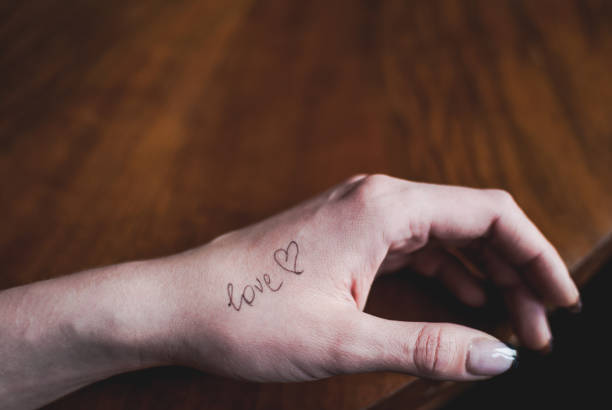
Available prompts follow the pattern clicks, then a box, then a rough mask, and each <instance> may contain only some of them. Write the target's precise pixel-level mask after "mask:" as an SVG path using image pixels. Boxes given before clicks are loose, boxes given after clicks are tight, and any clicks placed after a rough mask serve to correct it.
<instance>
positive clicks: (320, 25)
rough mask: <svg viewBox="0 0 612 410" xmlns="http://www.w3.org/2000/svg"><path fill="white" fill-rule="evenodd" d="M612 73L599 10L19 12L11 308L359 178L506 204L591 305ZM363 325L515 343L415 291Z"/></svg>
mask: <svg viewBox="0 0 612 410" xmlns="http://www.w3.org/2000/svg"><path fill="white" fill-rule="evenodd" d="M611 72H612V2H610V1H605V0H585V1H581V0H534V1H527V0H524V1H519V0H504V1H502V0H499V1H487V0H481V1H476V0H466V1H459V0H449V1H407V0H406V1H397V0H388V1H373V0H366V1H363V0H362V1H335V2H330V1H293V2H291V1H289V2H287V1H271V0H236V1H232V2H228V1H219V0H209V1H196V0H182V1H172V2H168V1H147V2H125V1H115V0H109V1H104V2H101V1H87V0H82V1H74V0H65V1H13V0H4V1H2V2H1V3H0V226H1V229H0V267H1V273H0V288H7V287H11V286H16V285H19V284H23V283H28V282H32V281H35V280H41V279H45V278H50V277H54V276H58V275H63V274H67V273H70V272H73V271H76V270H80V269H85V268H90V267H92V266H98V265H105V264H110V263H115V262H120V261H125V260H131V259H144V258H151V257H155V256H160V255H165V254H169V253H173V252H177V251H180V250H184V249H186V248H189V247H193V246H196V245H199V244H202V243H204V242H206V241H209V240H211V239H213V238H214V237H215V236H217V235H220V234H221V233H223V232H225V231H227V230H230V229H235V228H238V227H241V226H243V225H245V224H248V223H251V222H255V221H257V220H260V219H262V218H265V217H267V216H269V215H272V214H274V213H276V212H278V211H280V210H282V209H284V208H286V207H288V206H290V205H293V204H295V203H297V202H299V201H302V200H304V199H306V198H308V197H310V196H312V195H314V194H315V193H317V192H319V191H321V190H323V189H325V188H327V187H329V186H331V185H333V184H335V183H337V182H339V181H341V180H342V179H344V178H347V177H349V176H350V175H352V174H355V173H362V172H382V173H388V174H391V175H394V176H397V177H402V178H407V179H412V180H419V181H427V182H436V183H444V184H461V185H468V186H474V187H497V188H503V189H506V190H508V191H510V192H511V193H512V194H513V195H514V197H515V198H516V199H517V201H518V202H519V204H521V206H522V207H523V208H524V209H525V211H526V212H527V214H528V215H529V216H530V217H531V218H532V219H533V220H534V222H535V223H536V224H537V225H538V226H539V227H540V228H541V230H542V231H543V232H544V233H545V234H546V235H547V236H548V237H549V238H550V239H551V241H552V242H553V243H554V244H555V245H556V246H557V247H558V249H559V251H560V253H561V255H562V257H563V258H564V260H565V261H566V263H567V264H568V265H569V266H570V267H571V269H572V273H573V274H574V276H575V278H576V280H577V281H578V282H579V283H581V284H585V283H587V282H588V281H589V279H590V278H591V277H593V276H595V274H596V273H597V272H598V271H599V270H600V268H601V266H602V265H603V263H604V262H605V260H606V258H607V256H606V255H609V254H610V253H609V249H610V246H608V242H606V238H607V235H608V234H609V233H610V231H612V212H611V211H610V210H611V209H612V189H610V188H611V186H612V172H611V171H610V168H611V164H612V76H611V75H610V73H611ZM407 295H408V296H407ZM383 301H384V302H385V303H382V302H383ZM367 310H368V311H370V312H372V313H376V314H380V315H382V316H388V317H393V318H399V319H407V320H409V319H415V318H419V319H420V320H441V321H448V320H455V321H458V322H462V323H468V324H471V325H474V326H477V327H481V328H483V329H487V330H491V331H495V332H498V333H499V334H506V335H509V333H508V331H507V329H506V326H505V324H504V323H505V322H504V319H503V312H499V311H498V309H497V308H494V309H491V310H490V311H489V312H472V311H470V310H468V309H466V308H464V307H462V306H459V305H458V304H457V303H456V302H455V301H454V300H452V298H450V297H449V295H447V294H446V293H445V291H444V290H443V289H440V288H439V287H437V285H436V284H431V283H429V282H426V281H421V280H419V279H417V278H413V277H411V276H409V275H399V276H396V277H390V278H389V279H386V280H385V282H382V283H380V284H379V285H377V286H376V287H375V288H374V290H373V294H372V298H371V300H370V302H369V304H368V307H367ZM498 313H499V314H498ZM468 386H470V385H466V384H461V385H457V384H454V383H441V382H430V381H425V380H417V379H415V378H413V377H411V376H406V375H398V374H391V373H381V374H369V375H354V376H344V377H336V378H332V379H329V380H324V381H319V382H313V383H300V384H286V385H285V384H270V385H258V384H252V383H242V382H236V381H230V380H225V379H220V378H215V377H213V376H209V375H205V374H201V373H198V372H195V371H191V370H187V369H179V368H165V369H154V370H150V371H146V372H138V373H133V374H129V375H123V376H118V377H115V378H112V379H110V380H107V381H104V382H101V383H98V384H96V385H94V386H91V387H89V388H87V389H85V390H83V391H80V392H77V393H75V394H73V395H71V396H69V397H67V398H65V399H63V400H61V401H59V402H57V403H55V404H54V405H52V406H50V407H49V408H57V409H60V408H62V409H63V408H66V409H73V408H74V409H76V408H83V407H87V408H90V409H95V408H100V409H102V408H117V409H122V408H126V409H127V408H130V409H133V408H142V409H152V408H177V409H179V408H180V409H182V408H185V409H187V408H228V407H233V408H253V409H264V408H265V409H269V408H287V407H292V408H334V409H337V408H342V409H354V408H364V407H371V406H374V407H377V406H378V407H380V408H384V406H387V408H398V407H406V408H436V407H439V406H442V405H443V404H444V403H447V402H448V401H449V399H450V398H452V397H457V396H458V394H459V393H461V392H462V391H464V390H466V389H467V387H468ZM389 400H395V401H389ZM389 403H391V404H389ZM389 406H390V407H389Z"/></svg>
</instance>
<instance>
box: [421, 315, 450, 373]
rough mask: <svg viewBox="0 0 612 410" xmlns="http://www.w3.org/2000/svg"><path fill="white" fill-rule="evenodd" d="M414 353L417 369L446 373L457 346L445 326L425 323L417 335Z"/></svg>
mask: <svg viewBox="0 0 612 410" xmlns="http://www.w3.org/2000/svg"><path fill="white" fill-rule="evenodd" d="M413 354H414V357H413V361H414V365H415V367H416V368H417V370H418V371H419V372H420V373H422V374H424V375H431V376H433V375H439V374H443V373H445V372H446V371H447V370H448V369H449V368H450V367H451V366H452V364H453V362H454V360H455V356H456V347H455V343H454V342H453V339H452V338H451V337H449V335H448V334H447V333H446V332H445V330H444V328H443V326H434V325H430V324H425V325H424V326H423V327H422V329H421V331H420V332H419V334H418V336H417V339H416V343H415V346H414V351H413Z"/></svg>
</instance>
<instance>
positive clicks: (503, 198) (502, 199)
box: [488, 189, 516, 208]
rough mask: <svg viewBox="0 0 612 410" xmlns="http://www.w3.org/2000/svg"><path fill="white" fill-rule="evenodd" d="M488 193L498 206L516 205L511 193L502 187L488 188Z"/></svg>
mask: <svg viewBox="0 0 612 410" xmlns="http://www.w3.org/2000/svg"><path fill="white" fill-rule="evenodd" d="M488 191H489V194H490V195H491V197H492V198H493V200H494V201H495V203H497V204H498V205H499V206H502V207H506V208H510V207H514V206H515V205H516V201H515V200H514V197H513V196H512V194H511V193H510V192H508V191H506V190H504V189H489V190H488Z"/></svg>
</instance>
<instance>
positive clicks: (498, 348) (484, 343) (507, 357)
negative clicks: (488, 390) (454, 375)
mask: <svg viewBox="0 0 612 410" xmlns="http://www.w3.org/2000/svg"><path fill="white" fill-rule="evenodd" d="M516 360H517V352H516V350H515V349H513V348H511V347H510V346H508V345H506V344H504V343H502V342H500V341H499V340H495V339H489V338H479V339H475V340H473V341H472V343H471V344H470V348H469V351H468V359H467V363H466V364H465V367H466V369H467V371H468V372H470V373H471V374H473V375H476V376H495V375H497V374H500V373H503V372H505V371H507V370H508V369H509V368H510V367H512V365H513V364H514V363H515V362H516Z"/></svg>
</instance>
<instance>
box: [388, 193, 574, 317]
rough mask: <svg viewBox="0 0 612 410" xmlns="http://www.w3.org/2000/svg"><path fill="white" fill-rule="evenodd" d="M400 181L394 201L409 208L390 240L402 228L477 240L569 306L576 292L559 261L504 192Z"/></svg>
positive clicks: (458, 240) (394, 225)
mask: <svg viewBox="0 0 612 410" xmlns="http://www.w3.org/2000/svg"><path fill="white" fill-rule="evenodd" d="M403 182H405V183H406V184H407V185H406V186H405V189H401V190H400V191H399V192H400V196H401V199H400V201H399V202H400V203H402V204H404V205H405V206H407V207H408V208H410V209H411V212H408V213H407V214H406V213H403V214H404V215H403V217H402V216H399V218H400V221H402V222H400V223H398V220H397V219H396V220H395V221H394V222H393V223H392V225H391V232H392V233H390V234H389V237H390V239H391V240H405V234H406V232H408V231H409V232H411V233H415V231H418V232H417V234H418V235H421V236H426V237H427V238H429V237H434V238H436V239H439V240H441V241H443V242H447V243H462V242H469V241H471V240H474V239H479V238H483V239H485V240H486V241H488V242H489V244H490V245H491V246H493V247H494V248H495V249H496V250H497V251H498V252H499V253H500V254H501V255H503V256H504V257H505V258H506V260H507V261H508V262H509V263H510V264H512V265H513V266H515V267H516V269H517V270H518V271H519V272H520V273H521V274H523V275H529V276H530V278H529V279H530V280H529V282H530V283H531V284H536V287H537V289H535V290H536V291H537V292H538V293H540V294H541V295H543V296H544V297H545V298H546V299H548V300H550V301H551V302H552V303H553V304H555V305H557V306H572V305H574V304H576V303H577V302H578V300H579V292H578V289H577V288H576V285H575V284H574V282H573V280H572V279H571V277H570V275H569V272H568V270H567V267H566V266H565V263H564V262H563V260H562V259H561V257H560V256H559V254H558V252H557V251H556V249H555V248H554V246H553V245H552V244H551V243H550V242H549V241H548V240H547V239H546V238H545V237H544V235H543V234H542V233H541V232H540V231H539V229H538V228H537V227H536V226H535V225H534V224H533V222H532V221H531V220H530V219H529V218H528V217H527V216H526V215H525V213H524V212H523V211H522V210H521V208H520V207H519V206H518V205H517V204H516V202H515V201H514V199H513V198H512V196H511V195H510V194H508V193H507V192H505V191H502V190H496V189H475V188H466V187H458V186H447V185H436V184H425V183H412V182H407V181H403ZM394 214H395V213H394ZM400 214H402V212H400ZM415 218H417V219H416V220H415ZM402 227H403V228H404V229H402ZM415 227H416V229H415ZM405 228H408V230H406V229H405ZM402 235H404V238H401V236H402Z"/></svg>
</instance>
